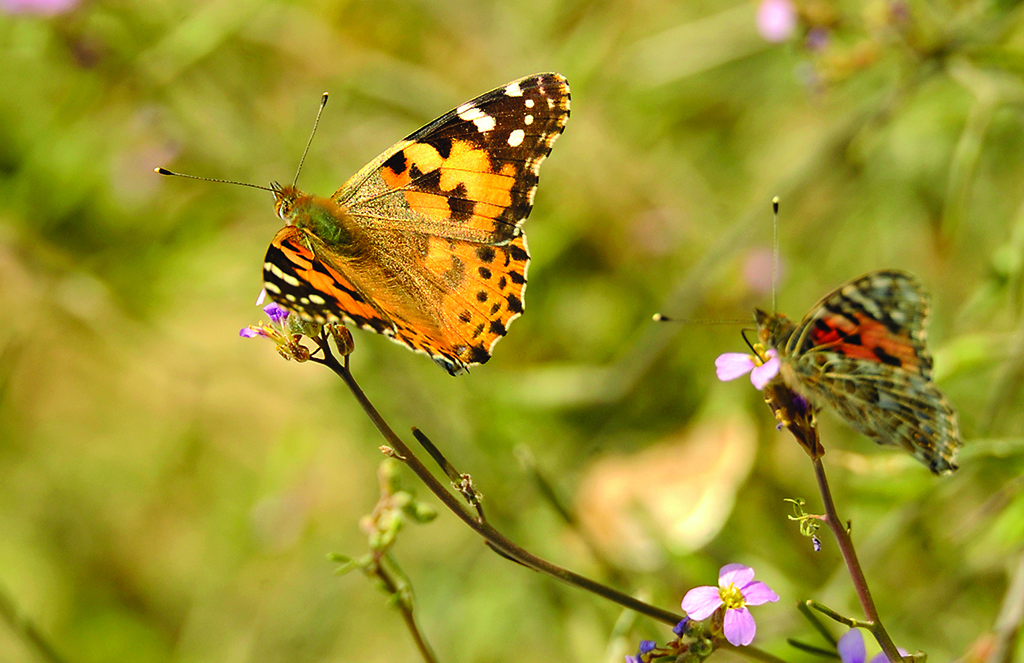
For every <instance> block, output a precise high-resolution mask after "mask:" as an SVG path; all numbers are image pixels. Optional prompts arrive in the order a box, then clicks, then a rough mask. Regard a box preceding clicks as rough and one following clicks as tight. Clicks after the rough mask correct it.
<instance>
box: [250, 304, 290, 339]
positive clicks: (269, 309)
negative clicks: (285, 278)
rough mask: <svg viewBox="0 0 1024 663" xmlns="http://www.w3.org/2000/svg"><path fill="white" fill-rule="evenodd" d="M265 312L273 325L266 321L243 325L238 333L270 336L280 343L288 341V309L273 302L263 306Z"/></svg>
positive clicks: (251, 336) (253, 336) (254, 336)
mask: <svg viewBox="0 0 1024 663" xmlns="http://www.w3.org/2000/svg"><path fill="white" fill-rule="evenodd" d="M263 312H264V313H266V314H267V317H268V318H270V322H271V323H272V325H268V324H267V323H265V322H261V323H259V324H256V325H249V326H248V327H243V328H242V329H241V331H239V332H238V335H239V336H241V337H242V338H256V337H257V336H262V337H263V338H269V339H270V340H272V341H274V342H275V343H277V344H278V345H281V344H282V343H287V342H288V339H289V333H288V330H287V329H286V328H285V320H287V319H288V309H286V308H284V307H282V306H280V305H279V304H276V303H274V302H271V303H269V304H267V305H266V306H264V307H263Z"/></svg>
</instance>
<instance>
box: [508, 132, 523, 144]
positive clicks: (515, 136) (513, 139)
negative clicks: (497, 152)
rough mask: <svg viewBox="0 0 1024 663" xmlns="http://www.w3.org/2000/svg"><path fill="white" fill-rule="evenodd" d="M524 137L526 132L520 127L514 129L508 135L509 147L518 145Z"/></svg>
mask: <svg viewBox="0 0 1024 663" xmlns="http://www.w3.org/2000/svg"><path fill="white" fill-rule="evenodd" d="M524 138H526V132H525V131H523V130H522V129H516V130H515V131H513V132H512V133H510V134H509V135H508V144H509V147H519V146H520V145H522V144H523V139H524Z"/></svg>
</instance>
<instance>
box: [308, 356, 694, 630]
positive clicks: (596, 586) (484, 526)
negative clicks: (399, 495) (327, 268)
mask: <svg viewBox="0 0 1024 663" xmlns="http://www.w3.org/2000/svg"><path fill="white" fill-rule="evenodd" d="M314 340H316V341H317V343H318V344H319V345H320V348H321V349H322V350H323V352H324V357H323V358H322V359H320V358H312V359H311V361H314V362H316V363H319V364H323V365H324V366H327V367H328V368H330V369H331V370H332V371H334V373H335V374H337V375H338V377H340V378H341V379H342V380H343V381H344V382H345V384H346V385H347V386H348V388H349V390H350V391H351V392H352V395H353V396H355V398H356V400H357V401H358V402H359V405H360V406H362V408H363V411H364V412H366V415H367V416H368V417H369V418H370V420H371V421H372V422H373V424H374V426H376V427H377V430H378V431H379V432H380V434H381V435H382V436H383V437H384V439H385V440H387V443H388V444H389V445H390V446H392V447H393V448H394V449H395V451H397V452H398V454H399V455H400V456H402V460H403V462H404V463H405V464H406V465H407V466H408V467H409V469H411V470H412V471H413V473H414V474H415V475H416V476H417V477H419V479H420V481H422V482H423V483H424V484H426V486H427V488H428V489H429V490H430V492H432V493H434V495H435V496H436V497H437V498H438V499H439V500H441V502H442V503H443V504H444V505H445V506H446V507H448V509H449V510H450V511H451V512H452V513H454V514H455V515H456V516H458V517H459V518H460V519H462V521H463V522H464V523H466V525H468V526H469V527H470V528H471V529H472V530H473V531H475V532H476V533H477V534H479V535H480V536H481V537H483V538H484V540H485V541H486V542H487V544H488V545H489V546H490V547H491V548H492V549H493V550H494V551H495V552H497V553H498V554H500V555H502V556H504V557H507V558H509V559H511V560H513V561H515V562H518V563H519V564H522V565H523V566H525V567H527V568H530V569H533V570H534V571H538V572H540V573H543V574H545V575H549V576H551V577H552V578H555V579H557V580H561V581H562V582H564V583H566V584H569V585H573V586H574V587H579V588H580V589H583V590H586V591H588V592H592V593H594V594H597V595H598V596H601V597H603V598H606V599H608V600H609V601H612V602H613V603H617V604H619V605H621V606H623V607H626V608H629V609H630V610H634V611H636V612H639V613H640V614H643V615H647V616H648V617H650V618H652V619H656V620H658V621H660V622H663V623H665V624H669V625H671V626H675V625H676V624H678V623H679V622H680V621H682V619H683V616H682V615H681V614H677V613H674V612H670V611H668V610H662V609H661V608H658V607H656V606H653V605H650V604H647V603H644V602H643V601H640V600H638V599H635V598H633V597H632V596H630V595H629V594H625V593H623V592H620V591H618V590H615V589H612V588H611V587H607V586H605V585H602V584H601V583H598V582H596V581H594V580H591V579H590V578H587V577H585V576H581V575H579V574H577V573H573V572H572V571H569V570H568V569H564V568H562V567H560V566H558V565H556V564H553V563H551V562H549V561H547V560H545V559H542V558H540V557H537V556H536V555H534V554H533V553H531V552H529V551H527V550H525V549H523V548H521V547H519V546H518V545H516V544H515V543H513V542H512V541H510V540H509V539H508V538H506V537H505V535H504V534H502V533H501V532H499V531H498V530H496V529H495V528H494V527H493V526H491V525H490V524H489V523H487V522H486V521H481V520H480V519H478V518H477V517H476V516H475V515H474V514H473V513H470V512H469V511H468V510H467V509H466V508H465V507H464V506H463V505H462V503H461V502H459V501H458V499H457V498H456V497H455V495H453V494H452V493H451V492H449V491H448V490H447V489H446V488H445V487H444V486H443V485H441V483H440V482H439V481H438V480H437V479H436V478H435V477H434V475H433V474H431V472H430V470H429V469H427V467H426V466H425V465H424V464H423V463H422V462H420V460H419V459H418V458H417V457H416V455H415V454H414V453H413V451H412V449H410V448H409V447H408V446H407V445H406V444H405V443H404V442H403V441H402V440H401V438H399V437H398V435H396V434H395V432H394V431H393V430H391V427H390V426H388V424H387V422H386V421H384V419H383V417H381V415H380V413H379V412H377V409H376V408H375V407H373V404H372V403H370V401H369V399H368V398H367V397H366V394H364V393H363V390H362V389H361V388H360V387H359V385H358V384H357V383H356V380H355V378H354V377H353V376H352V372H351V371H350V370H349V368H348V357H347V356H346V357H345V364H344V365H342V364H341V363H340V362H339V361H338V360H337V359H336V358H335V357H334V355H333V354H332V353H331V352H330V351H329V349H328V346H327V339H326V337H325V336H321V337H320V338H319V339H314Z"/></svg>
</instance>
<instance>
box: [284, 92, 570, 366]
mask: <svg viewBox="0 0 1024 663" xmlns="http://www.w3.org/2000/svg"><path fill="white" fill-rule="evenodd" d="M568 117H569V87H568V84H567V83H566V81H565V79H564V78H563V77H562V76H560V75H558V74H536V75H534V76H528V77H526V78H522V79H520V80H518V81H513V82H512V83H509V84H507V85H505V86H503V87H500V88H496V89H495V90H492V91H491V92H488V93H486V94H484V95H482V96H480V97H478V98H476V99H474V100H473V101H470V102H467V103H465V104H463V105H461V106H459V107H458V108H456V109H454V110H452V111H451V112H449V113H447V114H445V115H443V116H441V117H440V118H438V119H437V120H435V121H433V122H431V123H430V124H428V125H427V126H425V127H423V128H422V129H420V130H418V131H416V132H413V133H412V134H410V135H409V136H408V137H407V138H406V139H405V140H403V141H401V142H399V143H398V144H396V145H394V146H393V147H391V148H390V149H388V150H387V151H385V152H384V153H383V154H381V155H380V156H379V157H377V158H376V159H375V160H374V161H372V162H371V163H370V164H368V165H367V166H365V167H364V168H363V169H361V170H360V171H359V172H358V173H357V174H356V175H354V176H353V177H352V178H350V179H349V180H348V181H347V182H346V183H345V184H344V185H342V187H341V188H340V189H339V190H338V191H337V192H335V194H334V195H333V196H332V197H331V199H330V200H329V201H328V200H327V199H323V200H322V201H321V203H318V204H320V205H321V207H327V206H333V207H334V208H336V210H331V211H330V213H331V214H332V215H334V216H335V217H336V218H337V219H338V223H339V225H343V226H344V227H345V234H344V236H345V237H346V238H347V241H348V240H351V244H348V245H346V248H350V249H351V248H352V247H357V248H358V251H354V250H353V251H350V252H349V255H341V254H342V251H340V250H336V249H338V248H339V246H338V245H332V244H331V243H330V242H329V241H317V240H318V239H322V238H318V237H316V236H315V235H316V232H315V231H314V232H313V235H314V236H313V237H312V238H310V237H306V238H302V237H298V236H292V235H289V234H287V232H286V231H287V229H285V230H284V231H282V232H281V233H279V235H278V237H277V238H275V241H274V244H273V245H272V246H271V249H270V251H268V254H267V260H266V264H265V269H264V278H265V283H266V286H267V291H268V294H270V296H271V297H273V298H274V299H275V300H276V301H278V302H280V303H281V304H282V305H283V306H285V307H287V308H289V309H291V310H294V311H296V312H298V313H299V314H300V315H303V316H304V317H307V318H310V319H314V320H348V321H352V322H355V323H356V324H358V325H360V326H362V327H365V328H369V329H373V330H374V331H377V332H380V333H383V334H385V335H387V336H389V337H391V338H392V339H393V340H395V341H397V342H399V343H402V344H403V345H406V346H408V347H410V348H412V349H414V350H417V351H420V352H424V353H426V354H428V355H430V356H431V357H432V358H433V359H434V360H435V361H436V362H437V363H438V364H440V365H441V366H442V367H444V368H445V369H446V370H447V371H448V372H449V373H451V374H453V375H455V374H458V373H461V372H464V371H465V370H466V368H467V367H468V366H472V365H474V364H480V363H484V362H485V361H487V360H488V359H489V358H490V354H491V351H492V349H493V347H494V344H495V343H496V342H497V341H498V340H499V339H500V338H502V337H503V336H504V335H505V333H506V331H507V329H508V325H509V324H510V323H511V322H512V321H513V320H515V319H516V318H517V317H518V316H519V315H520V314H521V313H522V311H523V308H524V294H525V288H526V274H527V267H528V265H529V253H528V251H527V248H526V237H525V236H524V235H523V234H522V230H521V228H520V226H521V224H522V222H523V221H524V220H525V219H526V217H527V216H528V215H529V213H530V211H531V209H532V207H533V198H534V193H535V191H536V186H537V172H538V169H539V166H540V163H541V162H542V161H543V160H544V158H545V157H546V156H547V155H548V153H550V151H551V146H552V145H553V144H554V142H555V140H556V139H557V137H558V136H559V135H560V134H561V132H562V130H563V129H564V127H565V123H566V122H567V121H568ZM295 223H296V225H304V230H303V232H307V233H308V232H310V230H309V228H310V227H313V228H315V224H312V223H309V224H303V223H302V222H301V220H296V221H295ZM282 234H284V237H282ZM289 263H292V264H291V265H290V264H289ZM282 293H285V294H282Z"/></svg>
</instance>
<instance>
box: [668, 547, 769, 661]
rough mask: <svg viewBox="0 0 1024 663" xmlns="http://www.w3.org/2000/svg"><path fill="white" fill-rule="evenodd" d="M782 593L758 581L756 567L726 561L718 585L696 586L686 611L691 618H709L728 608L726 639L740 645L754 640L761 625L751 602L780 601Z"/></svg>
mask: <svg viewBox="0 0 1024 663" xmlns="http://www.w3.org/2000/svg"><path fill="white" fill-rule="evenodd" d="M778 600H779V595H778V594H776V593H775V592H773V591H772V590H771V588H770V587H768V585H766V584H764V583H763V582H761V581H754V569H752V568H750V567H749V566H744V565H743V564H726V565H725V566H723V567H722V568H721V570H720V571H719V572H718V587H712V586H704V587H694V588H693V589H691V590H690V591H688V592H686V596H684V597H683V611H685V612H686V616H687V617H689V618H690V619H695V620H702V619H707V618H708V617H710V616H711V615H713V614H714V613H715V611H716V610H718V609H719V608H722V607H723V606H724V607H725V619H724V620H723V623H722V630H723V631H724V632H725V639H726V640H728V641H729V642H730V643H731V644H733V645H734V646H737V647H743V646H746V645H749V644H750V643H751V642H753V641H754V634H755V633H756V632H757V624H755V623H754V618H753V617H752V616H751V615H750V611H749V610H747V606H748V605H761V604H762V603H769V602H771V601H778Z"/></svg>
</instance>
